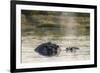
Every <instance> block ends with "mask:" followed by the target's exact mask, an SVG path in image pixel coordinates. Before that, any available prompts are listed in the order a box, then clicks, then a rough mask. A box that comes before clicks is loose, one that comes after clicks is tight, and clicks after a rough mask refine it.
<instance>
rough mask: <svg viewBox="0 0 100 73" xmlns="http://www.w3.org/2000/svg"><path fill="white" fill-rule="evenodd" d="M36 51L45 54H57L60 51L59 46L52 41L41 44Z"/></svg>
mask: <svg viewBox="0 0 100 73" xmlns="http://www.w3.org/2000/svg"><path fill="white" fill-rule="evenodd" d="M35 51H36V52H37V53H39V54H40V55H43V56H49V57H50V56H55V55H57V54H58V53H59V46H58V45H57V44H53V43H51V42H47V43H42V44H40V45H39V46H38V47H37V48H36V49H35Z"/></svg>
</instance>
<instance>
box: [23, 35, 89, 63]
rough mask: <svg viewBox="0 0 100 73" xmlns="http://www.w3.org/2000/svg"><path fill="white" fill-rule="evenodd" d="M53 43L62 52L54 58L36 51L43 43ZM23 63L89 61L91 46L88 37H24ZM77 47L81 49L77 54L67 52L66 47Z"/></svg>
mask: <svg viewBox="0 0 100 73" xmlns="http://www.w3.org/2000/svg"><path fill="white" fill-rule="evenodd" d="M48 41H51V42H52V43H56V44H58V45H59V46H60V49H61V52H60V54H59V55H57V56H54V57H45V56H42V55H39V54H38V53H36V52H35V51H34V49H35V48H36V47H37V46H38V45H40V44H41V43H45V42H48ZM22 43H23V44H22V63H32V62H33V63H34V62H47V61H50V62H51V61H61V60H62V61H73V60H74V61H77V60H89V57H90V46H89V44H90V43H89V37H88V36H78V37H77V36H76V37H75V36H74V37H73V36H64V37H61V38H55V40H54V37H50V36H46V37H42V38H40V37H37V36H31V35H30V36H24V37H22ZM71 46H75V47H78V48H80V49H79V50H77V51H76V52H75V53H73V52H66V51H65V48H66V47H71Z"/></svg>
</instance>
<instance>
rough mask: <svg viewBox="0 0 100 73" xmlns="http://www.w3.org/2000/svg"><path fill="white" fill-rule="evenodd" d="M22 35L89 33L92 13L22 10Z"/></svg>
mask: <svg viewBox="0 0 100 73" xmlns="http://www.w3.org/2000/svg"><path fill="white" fill-rule="evenodd" d="M21 28H22V35H37V36H47V35H51V36H64V35H70V34H73V35H89V34H90V14H89V13H76V12H56V11H36V10H22V11H21Z"/></svg>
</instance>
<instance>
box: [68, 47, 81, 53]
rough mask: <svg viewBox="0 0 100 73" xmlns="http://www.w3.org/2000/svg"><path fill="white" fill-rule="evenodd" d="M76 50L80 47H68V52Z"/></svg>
mask: <svg viewBox="0 0 100 73" xmlns="http://www.w3.org/2000/svg"><path fill="white" fill-rule="evenodd" d="M76 50H79V48H78V47H69V48H66V52H68V51H70V52H76Z"/></svg>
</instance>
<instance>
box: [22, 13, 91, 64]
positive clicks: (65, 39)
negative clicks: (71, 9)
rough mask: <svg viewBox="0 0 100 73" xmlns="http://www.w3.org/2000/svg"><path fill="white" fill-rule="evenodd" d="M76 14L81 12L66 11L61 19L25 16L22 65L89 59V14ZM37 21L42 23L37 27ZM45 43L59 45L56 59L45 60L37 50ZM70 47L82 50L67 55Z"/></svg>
mask: <svg viewBox="0 0 100 73" xmlns="http://www.w3.org/2000/svg"><path fill="white" fill-rule="evenodd" d="M76 14H78V13H65V12H63V13H62V15H60V16H54V15H33V16H30V17H31V20H29V19H26V18H25V16H24V15H22V40H21V41H22V48H21V59H22V60H21V61H22V63H40V62H59V61H66V62H67V61H80V60H89V59H90V27H89V22H90V21H89V15H88V14H87V15H88V16H87V15H86V14H80V15H79V16H76ZM84 15H85V16H84ZM35 19H36V20H38V21H39V22H40V21H41V24H36V23H35V21H36V20H35ZM54 19H56V20H54ZM28 20H29V21H28ZM29 23H30V24H29ZM42 23H46V24H42ZM50 23H51V24H50ZM58 23H59V24H58ZM51 25H52V26H51ZM46 42H52V43H55V44H57V45H59V46H60V49H61V52H60V53H59V54H58V55H56V56H53V57H45V56H42V55H40V54H38V53H37V52H35V51H34V49H35V48H36V47H37V46H39V45H40V44H42V43H46ZM67 47H78V48H79V50H77V51H76V52H70V51H69V52H66V48H67Z"/></svg>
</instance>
